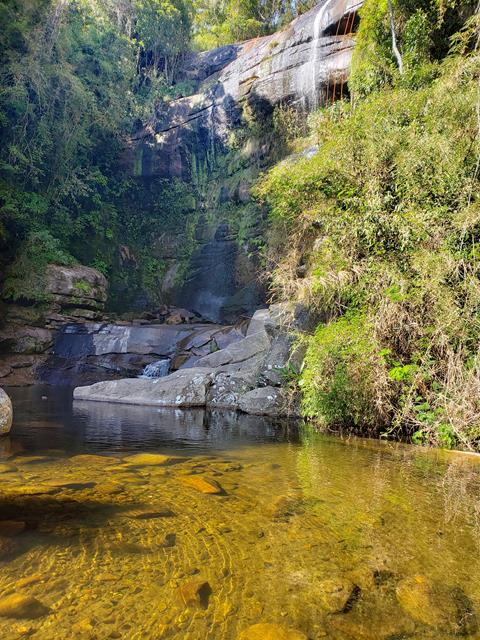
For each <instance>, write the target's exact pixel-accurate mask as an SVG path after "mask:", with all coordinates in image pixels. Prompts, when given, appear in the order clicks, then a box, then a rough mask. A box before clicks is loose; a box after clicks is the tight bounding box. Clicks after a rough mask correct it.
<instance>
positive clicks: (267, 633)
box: [238, 622, 308, 640]
mask: <svg viewBox="0 0 480 640" xmlns="http://www.w3.org/2000/svg"><path fill="white" fill-rule="evenodd" d="M238 640H308V638H307V636H306V635H305V634H304V633H302V632H301V631H296V630H295V629H288V628H287V627H284V626H282V625H280V624H268V623H264V622H261V623H259V624H254V625H252V626H251V627H248V629H245V630H244V631H242V632H241V633H240V635H239V636H238Z"/></svg>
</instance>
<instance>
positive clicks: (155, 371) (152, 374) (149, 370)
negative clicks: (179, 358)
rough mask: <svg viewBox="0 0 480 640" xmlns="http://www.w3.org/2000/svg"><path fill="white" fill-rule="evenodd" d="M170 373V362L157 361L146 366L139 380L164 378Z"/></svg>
mask: <svg viewBox="0 0 480 640" xmlns="http://www.w3.org/2000/svg"><path fill="white" fill-rule="evenodd" d="M169 373H170V360H168V359H166V360H157V361H156V362H151V363H150V364H147V366H146V367H145V369H144V370H143V372H142V374H141V376H140V378H164V377H165V376H168V374H169Z"/></svg>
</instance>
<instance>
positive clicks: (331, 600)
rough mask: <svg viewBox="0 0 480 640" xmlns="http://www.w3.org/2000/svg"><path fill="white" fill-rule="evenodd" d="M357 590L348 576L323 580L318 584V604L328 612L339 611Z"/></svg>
mask: <svg viewBox="0 0 480 640" xmlns="http://www.w3.org/2000/svg"><path fill="white" fill-rule="evenodd" d="M357 590H358V588H356V587H355V585H354V584H353V582H352V581H351V580H349V579H348V578H334V579H329V580H323V582H321V583H320V584H319V591H320V604H321V605H322V608H323V609H325V611H328V613H341V612H342V611H345V610H346V609H347V608H348V605H349V604H350V603H351V602H352V600H353V599H354V597H355V594H356V591H357Z"/></svg>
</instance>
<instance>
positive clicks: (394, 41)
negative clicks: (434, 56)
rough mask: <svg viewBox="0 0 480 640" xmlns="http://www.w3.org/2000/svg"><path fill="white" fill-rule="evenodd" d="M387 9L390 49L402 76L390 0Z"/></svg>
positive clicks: (400, 57) (401, 61)
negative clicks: (390, 35)
mask: <svg viewBox="0 0 480 640" xmlns="http://www.w3.org/2000/svg"><path fill="white" fill-rule="evenodd" d="M388 11H389V13H390V31H391V32H392V50H393V54H394V56H395V58H396V60H397V64H398V70H399V72H400V75H401V76H403V60H402V54H401V53H400V51H399V49H398V45H397V34H396V31H395V16H394V14H393V7H392V0H388Z"/></svg>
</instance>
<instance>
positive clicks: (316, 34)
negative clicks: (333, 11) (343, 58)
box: [309, 0, 332, 111]
mask: <svg viewBox="0 0 480 640" xmlns="http://www.w3.org/2000/svg"><path fill="white" fill-rule="evenodd" d="M331 1H332V0H326V1H325V3H324V4H323V6H322V7H321V8H320V9H319V10H318V11H317V15H316V16H315V21H314V23H313V36H312V46H311V53H310V61H309V66H310V71H311V79H310V80H311V82H310V91H311V94H312V102H311V110H312V111H314V110H315V109H317V108H318V106H319V100H318V92H317V75H318V64H319V62H320V59H321V56H320V42H319V41H320V36H321V34H322V30H323V28H324V24H325V21H324V17H325V13H326V12H327V9H328V6H329V4H330V2H331Z"/></svg>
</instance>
